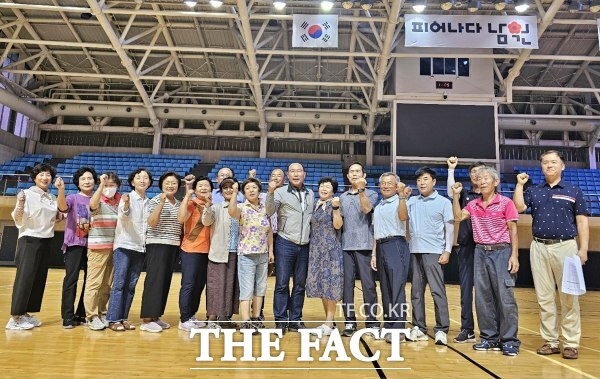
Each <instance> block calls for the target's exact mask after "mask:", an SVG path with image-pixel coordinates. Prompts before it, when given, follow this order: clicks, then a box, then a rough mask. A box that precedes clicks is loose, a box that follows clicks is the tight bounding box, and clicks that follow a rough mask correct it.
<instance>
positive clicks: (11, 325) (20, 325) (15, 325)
mask: <svg viewBox="0 0 600 379" xmlns="http://www.w3.org/2000/svg"><path fill="white" fill-rule="evenodd" d="M33 328H35V326H33V324H31V323H29V322H27V321H26V320H25V319H24V317H23V316H21V317H17V318H16V319H15V318H14V317H11V318H10V320H8V323H7V324H6V329H8V330H29V329H33Z"/></svg>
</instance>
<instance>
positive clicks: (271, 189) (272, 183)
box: [267, 180, 277, 193]
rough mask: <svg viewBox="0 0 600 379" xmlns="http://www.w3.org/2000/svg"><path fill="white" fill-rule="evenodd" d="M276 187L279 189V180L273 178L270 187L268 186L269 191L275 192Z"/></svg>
mask: <svg viewBox="0 0 600 379" xmlns="http://www.w3.org/2000/svg"><path fill="white" fill-rule="evenodd" d="M276 189H277V182H276V181H275V180H271V181H270V182H269V187H267V191H268V192H269V193H274V192H275V190H276Z"/></svg>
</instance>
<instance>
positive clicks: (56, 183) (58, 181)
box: [54, 176, 65, 190]
mask: <svg viewBox="0 0 600 379" xmlns="http://www.w3.org/2000/svg"><path fill="white" fill-rule="evenodd" d="M54 186H55V187H56V188H58V189H62V190H64V189H65V182H64V180H63V178H61V177H60V176H57V177H56V180H55V181H54Z"/></svg>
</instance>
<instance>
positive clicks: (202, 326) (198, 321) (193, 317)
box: [188, 316, 206, 328]
mask: <svg viewBox="0 0 600 379" xmlns="http://www.w3.org/2000/svg"><path fill="white" fill-rule="evenodd" d="M188 321H191V322H193V323H194V324H196V326H195V327H196V328H204V327H205V326H206V323H205V322H204V321H200V320H198V319H197V318H196V316H192V317H191V318H190V319H189V320H188Z"/></svg>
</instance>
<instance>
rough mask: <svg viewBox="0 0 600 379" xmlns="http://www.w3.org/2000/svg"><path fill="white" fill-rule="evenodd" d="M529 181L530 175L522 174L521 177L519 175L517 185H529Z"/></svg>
mask: <svg viewBox="0 0 600 379" xmlns="http://www.w3.org/2000/svg"><path fill="white" fill-rule="evenodd" d="M528 180H529V175H527V173H526V172H522V173H520V174H519V175H517V183H518V184H525V183H527V181H528Z"/></svg>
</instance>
